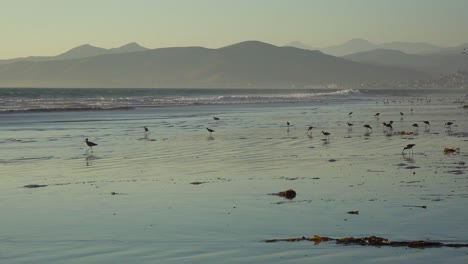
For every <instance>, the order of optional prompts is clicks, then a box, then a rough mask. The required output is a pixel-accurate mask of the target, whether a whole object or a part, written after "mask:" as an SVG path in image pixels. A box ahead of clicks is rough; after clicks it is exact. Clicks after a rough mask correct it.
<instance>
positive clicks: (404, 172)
mask: <svg viewBox="0 0 468 264" xmlns="http://www.w3.org/2000/svg"><path fill="white" fill-rule="evenodd" d="M453 100H454V98H441V99H440V100H436V99H434V100H432V101H431V102H426V101H415V102H414V103H410V102H407V101H404V102H401V103H399V102H393V103H389V104H383V103H382V102H381V101H379V102H378V103H376V102H375V101H364V100H362V101H361V100H354V101H349V102H328V103H327V102H322V103H313V104H312V103H310V104H268V105H243V106H240V105H232V106H228V105H224V106H193V107H167V108H152V109H136V110H131V111H98V112H56V113H40V112H39V113H15V114H5V115H1V116H0V147H1V149H2V151H1V152H0V167H1V172H2V173H1V181H2V184H1V185H0V199H1V201H2V202H1V203H0V212H1V217H0V226H1V227H2V232H1V233H0V260H1V262H2V263H32V262H34V263H64V262H67V263H110V262H112V263H155V262H158V263H310V262H313V261H317V262H319V263H342V262H359V263H376V262H378V263H434V262H442V263H466V262H467V261H468V249H466V248H460V249H454V248H437V249H425V250H420V249H408V248H373V247H362V246H343V245H336V244H334V243H321V244H319V245H314V244H313V243H310V242H295V243H286V242H285V243H264V242H263V241H264V240H267V239H275V238H288V237H301V236H307V237H311V236H313V235H321V236H329V237H338V238H339V237H347V236H355V237H362V236H371V235H376V236H381V237H385V238H388V239H391V240H398V241H401V240H434V241H440V242H443V243H467V242H468V229H467V228H465V224H466V222H467V220H468V211H467V210H466V202H467V201H468V200H467V199H468V170H467V169H466V163H467V162H468V154H466V149H467V146H468V118H467V114H468V111H467V110H466V109H463V108H461V105H459V104H453V103H452V102H453ZM411 108H412V109H413V112H411V111H410V109H411ZM351 111H352V112H353V115H352V116H351V117H349V116H348V112H351ZM400 111H401V112H404V116H403V118H402V119H401V116H400V114H399V112H400ZM377 112H379V113H380V117H379V118H376V117H374V115H375V113H377ZM213 116H217V117H219V118H220V120H213ZM390 120H393V121H394V123H393V127H394V129H393V131H394V132H399V131H407V132H414V129H413V127H412V124H413V123H415V122H418V124H419V129H418V131H417V133H416V134H412V135H403V136H402V135H398V134H392V135H388V134H387V133H384V132H383V126H382V125H381V124H382V122H388V121H390ZM423 120H429V121H430V122H431V127H430V129H429V130H426V129H425V127H424V124H423V123H422V121H423ZM286 121H289V122H290V123H291V126H290V127H289V128H288V127H286V126H285V125H286ZM447 121H453V122H454V125H452V129H451V130H447V128H446V127H445V126H444V123H445V122H447ZM346 122H352V123H353V124H354V126H353V129H352V130H349V129H348V127H347V125H346ZM364 124H369V125H371V126H372V127H373V132H372V133H371V134H366V129H365V128H364V127H363V125H364ZM309 125H312V126H314V127H317V128H314V129H313V130H312V135H311V136H308V135H307V134H306V130H307V127H308V126H309ZM143 126H148V128H149V129H150V133H149V134H148V135H145V134H144V132H143ZM206 127H209V128H212V129H214V130H215V132H214V133H213V134H212V136H211V137H210V136H209V133H208V132H207V131H206ZM321 130H324V131H328V132H330V133H331V136H330V138H329V140H324V136H323V135H322V134H321V133H320V131H321ZM86 137H88V138H89V139H90V141H93V142H95V143H98V144H99V145H98V146H96V147H94V151H93V152H91V151H89V150H87V146H86V145H85V143H84V142H83V141H84V139H85V138H86ZM407 144H416V146H415V147H414V152H413V154H412V155H409V154H407V155H401V151H402V149H403V147H404V146H406V145H407ZM445 147H451V148H456V147H459V148H460V153H453V154H450V155H446V154H444V151H443V150H444V148H445ZM193 183H195V184H193ZM27 185H33V186H32V188H31V186H29V188H25V187H24V186H27ZM34 185H36V186H34ZM287 189H294V190H295V191H296V193H297V196H296V197H295V198H294V199H292V200H287V199H284V198H282V197H279V196H272V195H270V194H271V193H277V192H280V191H284V190H287ZM423 206H424V207H425V208H424V207H423ZM349 211H359V214H348V213H347V212H349Z"/></svg>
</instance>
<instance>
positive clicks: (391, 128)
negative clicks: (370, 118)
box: [383, 122, 393, 130]
mask: <svg viewBox="0 0 468 264" xmlns="http://www.w3.org/2000/svg"><path fill="white" fill-rule="evenodd" d="M383 125H384V128H389V129H390V130H393V127H392V124H390V123H388V124H387V123H385V122H383Z"/></svg>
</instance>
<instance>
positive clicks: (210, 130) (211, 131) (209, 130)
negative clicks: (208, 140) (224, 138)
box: [206, 127, 215, 136]
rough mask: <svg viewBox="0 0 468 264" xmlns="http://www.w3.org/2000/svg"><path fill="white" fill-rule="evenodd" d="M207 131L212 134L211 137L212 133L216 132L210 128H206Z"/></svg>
mask: <svg viewBox="0 0 468 264" xmlns="http://www.w3.org/2000/svg"><path fill="white" fill-rule="evenodd" d="M206 130H208V132H210V136H211V133H213V132H215V131H214V130H213V129H211V128H208V127H207V128H206Z"/></svg>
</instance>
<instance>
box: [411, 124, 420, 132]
mask: <svg viewBox="0 0 468 264" xmlns="http://www.w3.org/2000/svg"><path fill="white" fill-rule="evenodd" d="M411 126H412V127H414V131H418V128H419V125H418V124H417V123H414V124H412V125H411Z"/></svg>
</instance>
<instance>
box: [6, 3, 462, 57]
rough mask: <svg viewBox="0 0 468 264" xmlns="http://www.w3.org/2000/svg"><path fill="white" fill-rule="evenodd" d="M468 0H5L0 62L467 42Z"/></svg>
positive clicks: (458, 43) (452, 44)
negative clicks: (242, 46) (190, 49)
mask: <svg viewBox="0 0 468 264" xmlns="http://www.w3.org/2000/svg"><path fill="white" fill-rule="evenodd" d="M467 10H468V0H0V59H7V58H15V57H25V56H32V55H34V56H51V55H58V54H60V53H63V52H65V51H67V50H69V49H71V48H73V47H76V46H79V45H82V44H91V45H93V46H98V47H103V48H113V47H119V46H122V45H124V44H127V43H129V42H137V43H139V44H140V45H142V46H144V47H147V48H160V47H173V46H179V47H180V46H203V47H208V48H218V47H222V46H226V45H230V44H234V43H237V42H241V41H245V40H259V41H264V42H268V43H271V44H274V45H280V46H281V45H285V44H287V43H289V42H292V41H300V42H303V43H305V44H307V45H309V46H312V47H315V48H321V47H328V46H333V45H338V44H342V43H344V42H346V41H348V40H350V39H353V38H364V39H367V40H370V41H372V42H375V43H383V42H390V41H407V42H429V43H433V44H436V45H441V46H457V45H460V44H462V43H467V42H468V12H467Z"/></svg>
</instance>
